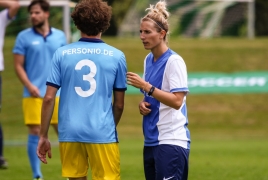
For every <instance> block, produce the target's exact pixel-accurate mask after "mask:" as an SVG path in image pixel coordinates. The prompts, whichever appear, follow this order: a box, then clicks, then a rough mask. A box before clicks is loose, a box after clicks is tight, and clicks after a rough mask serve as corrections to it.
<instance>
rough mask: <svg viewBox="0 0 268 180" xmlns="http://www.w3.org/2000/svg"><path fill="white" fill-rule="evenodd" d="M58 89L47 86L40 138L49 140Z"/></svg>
mask: <svg viewBox="0 0 268 180" xmlns="http://www.w3.org/2000/svg"><path fill="white" fill-rule="evenodd" d="M57 91H58V89H57V88H55V87H53V86H47V90H46V94H45V96H44V99H43V104H42V111H41V130H40V137H45V138H47V134H48V129H49V125H50V120H51V117H52V114H53V110H54V105H55V98H56V94H57Z"/></svg>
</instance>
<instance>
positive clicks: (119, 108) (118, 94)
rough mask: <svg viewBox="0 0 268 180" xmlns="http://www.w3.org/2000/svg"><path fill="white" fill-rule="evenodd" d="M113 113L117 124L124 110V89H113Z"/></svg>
mask: <svg viewBox="0 0 268 180" xmlns="http://www.w3.org/2000/svg"><path fill="white" fill-rule="evenodd" d="M113 95H114V102H113V115H114V121H115V125H116V126H117V125H118V123H119V121H120V118H121V116H122V113H123V110H124V100H125V91H114V93H113Z"/></svg>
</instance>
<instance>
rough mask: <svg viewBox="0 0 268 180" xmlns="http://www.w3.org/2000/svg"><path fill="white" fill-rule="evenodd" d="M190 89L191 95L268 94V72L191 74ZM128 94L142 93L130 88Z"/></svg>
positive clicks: (189, 77)
mask: <svg viewBox="0 0 268 180" xmlns="http://www.w3.org/2000/svg"><path fill="white" fill-rule="evenodd" d="M188 87H189V89H190V94H221V93H238V94H242V93H267V92H268V71H261V72H237V73H216V72H201V73H189V74H188ZM127 93H128V94H139V93H140V91H139V89H137V88H134V87H132V86H128V90H127Z"/></svg>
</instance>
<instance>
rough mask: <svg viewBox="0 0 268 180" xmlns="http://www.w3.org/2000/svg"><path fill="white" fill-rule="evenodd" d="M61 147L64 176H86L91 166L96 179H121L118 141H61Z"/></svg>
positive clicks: (93, 177)
mask: <svg viewBox="0 0 268 180" xmlns="http://www.w3.org/2000/svg"><path fill="white" fill-rule="evenodd" d="M59 148H60V156H61V164H62V176H63V177H70V178H79V177H85V176H87V174H88V169H89V168H90V169H91V174H92V179H94V180H103V179H109V180H120V155H119V146H118V143H109V144H91V143H90V144H89V143H80V142H60V143H59Z"/></svg>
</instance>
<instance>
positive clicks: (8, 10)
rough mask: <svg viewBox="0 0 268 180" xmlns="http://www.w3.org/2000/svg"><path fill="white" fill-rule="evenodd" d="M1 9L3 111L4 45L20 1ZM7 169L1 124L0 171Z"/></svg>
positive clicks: (10, 3)
mask: <svg viewBox="0 0 268 180" xmlns="http://www.w3.org/2000/svg"><path fill="white" fill-rule="evenodd" d="M0 7H3V8H5V9H4V10H2V11H0V111H1V100H2V76H1V72H2V71H3V70H4V55H3V45H4V37H5V30H6V27H7V25H8V24H9V23H10V22H11V21H12V19H13V18H14V17H15V15H16V14H17V12H18V10H19V7H20V6H19V3H18V1H10V0H6V1H4V0H1V1H0ZM5 168H7V162H6V160H5V159H4V157H3V132H2V127H1V124H0V169H5Z"/></svg>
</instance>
